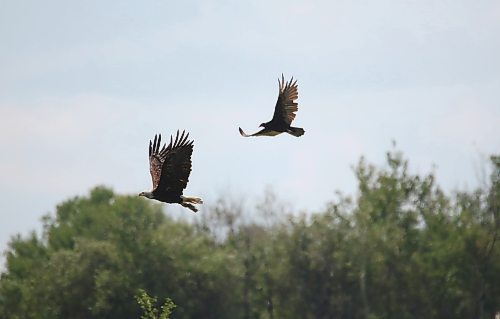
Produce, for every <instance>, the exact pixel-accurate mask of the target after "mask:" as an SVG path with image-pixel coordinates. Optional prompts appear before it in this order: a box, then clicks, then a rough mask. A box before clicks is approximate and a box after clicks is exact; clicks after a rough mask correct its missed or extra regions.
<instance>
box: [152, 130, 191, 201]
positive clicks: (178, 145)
mask: <svg viewBox="0 0 500 319" xmlns="http://www.w3.org/2000/svg"><path fill="white" fill-rule="evenodd" d="M188 137H189V133H186V132H185V131H182V134H181V135H180V136H179V131H177V134H176V136H175V140H174V139H173V138H172V136H170V143H169V144H168V146H167V145H166V144H164V145H163V147H162V149H161V150H160V143H161V135H159V136H158V139H157V138H156V136H155V139H154V142H153V144H152V146H151V142H150V147H149V149H150V152H149V154H150V155H149V163H150V171H151V177H152V179H153V191H154V192H156V193H160V194H163V195H165V196H168V195H171V196H180V195H182V191H183V190H184V188H186V185H187V183H188V180H189V174H190V173H191V155H192V154H193V141H188Z"/></svg>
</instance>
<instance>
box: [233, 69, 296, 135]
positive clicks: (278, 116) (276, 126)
mask: <svg viewBox="0 0 500 319" xmlns="http://www.w3.org/2000/svg"><path fill="white" fill-rule="evenodd" d="M278 85H279V94H278V101H277V102H276V106H275V108H274V115H273V118H272V119H271V121H269V122H267V123H262V124H260V125H259V127H263V129H262V130H261V131H259V132H257V133H254V134H250V135H249V134H246V133H245V132H243V130H242V129H241V127H239V130H240V134H241V136H244V137H249V136H275V135H278V134H281V133H283V132H286V133H288V134H291V135H293V136H296V137H299V136H302V135H303V134H304V129H302V128H300V127H292V126H291V124H292V121H293V120H294V119H295V112H297V110H298V109H299V108H298V104H297V102H294V100H296V99H297V98H298V97H299V93H298V90H297V80H295V82H293V77H292V78H291V79H290V81H289V82H285V78H284V76H283V74H281V81H280V79H279V78H278Z"/></svg>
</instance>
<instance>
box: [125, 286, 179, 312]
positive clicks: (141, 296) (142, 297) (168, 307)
mask: <svg viewBox="0 0 500 319" xmlns="http://www.w3.org/2000/svg"><path fill="white" fill-rule="evenodd" d="M135 300H136V301H137V304H138V305H139V307H141V309H142V311H143V312H144V314H143V315H142V316H141V319H168V318H170V315H171V314H172V310H173V309H174V308H175V304H174V302H173V301H172V299H170V298H166V299H165V302H164V303H163V305H162V306H161V307H160V310H161V311H159V310H158V308H156V307H155V304H156V303H157V302H158V298H156V297H151V296H149V295H148V294H147V293H146V292H145V291H144V290H143V289H139V293H138V294H137V295H136V296H135Z"/></svg>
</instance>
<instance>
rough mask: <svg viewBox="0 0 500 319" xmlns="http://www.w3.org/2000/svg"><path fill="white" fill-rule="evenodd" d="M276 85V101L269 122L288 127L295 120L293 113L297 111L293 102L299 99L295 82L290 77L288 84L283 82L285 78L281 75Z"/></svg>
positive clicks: (296, 106) (295, 103) (296, 105)
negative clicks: (277, 92)
mask: <svg viewBox="0 0 500 319" xmlns="http://www.w3.org/2000/svg"><path fill="white" fill-rule="evenodd" d="M278 84H279V95H278V101H277V102H276V107H275V108H274V115H273V119H272V120H271V121H272V122H275V123H283V124H285V125H286V126H290V125H291V124H292V121H293V120H294V119H295V112H297V110H298V109H299V108H298V104H297V102H294V100H296V99H297V98H298V97H299V92H298V90H297V80H295V82H294V81H293V77H292V78H291V79H290V81H289V82H285V78H284V76H283V74H282V75H281V81H280V80H279V79H278Z"/></svg>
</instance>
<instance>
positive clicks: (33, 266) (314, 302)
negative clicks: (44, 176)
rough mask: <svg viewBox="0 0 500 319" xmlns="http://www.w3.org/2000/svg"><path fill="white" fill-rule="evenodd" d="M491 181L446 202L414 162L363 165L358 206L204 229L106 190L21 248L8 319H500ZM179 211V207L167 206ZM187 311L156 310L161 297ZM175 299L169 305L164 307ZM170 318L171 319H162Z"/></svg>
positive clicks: (338, 202) (241, 212)
mask: <svg viewBox="0 0 500 319" xmlns="http://www.w3.org/2000/svg"><path fill="white" fill-rule="evenodd" d="M491 162H492V170H491V176H490V180H489V182H488V183H487V184H486V185H484V187H482V188H480V189H477V190H473V191H470V192H465V191H462V192H456V193H453V194H445V193H444V192H443V191H442V190H441V189H440V188H439V186H438V185H437V183H436V181H435V177H434V175H433V174H428V175H424V176H422V175H416V174H412V173H411V172H410V170H409V163H408V161H407V160H405V159H404V158H403V156H402V154H400V153H398V152H390V153H388V154H387V164H386V165H385V166H383V167H376V166H374V165H371V164H369V163H367V162H366V161H365V160H364V159H361V160H360V162H359V163H358V165H357V166H356V167H355V169H354V172H355V176H356V178H357V180H358V192H357V194H356V196H353V197H350V196H344V195H342V194H339V195H338V197H337V198H336V199H335V200H333V201H332V202H330V203H328V204H327V206H326V208H325V210H324V211H322V212H317V213H314V214H296V213H293V212H287V211H286V206H282V205H279V202H278V200H277V199H276V198H275V196H273V194H271V193H268V194H267V195H266V197H265V198H264V199H263V201H262V203H258V204H257V205H256V210H255V211H252V212H248V211H246V210H245V209H243V207H242V206H241V205H240V204H239V203H238V202H236V201H233V202H232V201H230V200H229V201H228V200H227V199H224V200H222V199H221V200H220V201H218V202H217V203H216V204H215V205H214V206H213V207H208V209H207V210H205V211H203V212H201V213H200V214H199V217H200V218H199V219H198V220H197V221H195V222H193V223H187V222H183V221H174V220H172V219H171V218H169V217H167V215H166V214H164V212H163V211H162V209H161V206H159V205H157V204H154V203H152V202H151V201H147V200H144V199H141V198H138V197H136V196H122V195H117V194H115V193H114V192H113V191H112V190H110V189H108V188H106V187H96V188H94V189H93V190H91V192H90V193H89V195H88V196H82V197H75V198H71V199H69V200H66V201H64V202H63V203H61V204H60V205H58V206H57V209H56V212H55V214H53V215H48V216H45V217H44V218H43V224H44V231H43V233H42V234H41V236H38V235H37V234H35V233H32V234H30V235H29V236H27V237H21V236H19V235H18V236H15V237H13V238H12V240H11V241H10V244H9V248H8V250H7V252H6V257H7V258H6V260H7V262H6V267H5V269H6V270H5V271H4V272H3V273H2V274H1V277H0V317H1V318H9V319H10V318H12V319H15V318H28V319H29V318H109V319H113V318H139V317H140V316H141V310H140V309H139V308H138V307H137V305H136V304H134V302H133V300H134V296H136V294H137V291H139V289H144V291H142V292H141V294H140V295H139V296H138V298H137V301H138V303H139V306H140V307H141V308H142V312H143V314H142V316H143V318H167V317H168V316H170V315H171V316H172V317H173V318H182V319H183V318H218V319H219V318H220V319H224V318H231V319H234V318H236V319H238V318H243V319H247V318H264V319H273V318H290V319H295V318H297V319H299V318H300V319H303V318H305V319H308V318H314V319H316V318H318V319H321V318H403V319H404V318H471V317H473V318H492V317H493V316H494V313H495V312H496V311H498V310H499V309H500V286H499V285H498V284H497V283H499V282H500V248H499V244H498V241H499V237H500V234H499V229H500V159H499V157H495V156H494V157H492V159H491ZM167 208H168V206H167ZM145 291H148V292H149V293H151V294H152V295H154V296H158V298H159V299H160V300H163V299H166V298H167V297H169V298H172V299H173V300H175V301H176V304H177V306H176V309H175V312H174V313H171V310H172V306H173V303H170V302H167V303H165V304H164V308H163V310H162V311H160V310H158V308H157V304H156V303H157V299H156V297H155V298H152V297H149V295H147V294H146V293H145ZM166 300H169V299H166ZM162 316H163V317H162Z"/></svg>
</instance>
